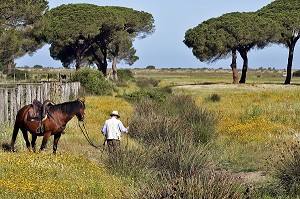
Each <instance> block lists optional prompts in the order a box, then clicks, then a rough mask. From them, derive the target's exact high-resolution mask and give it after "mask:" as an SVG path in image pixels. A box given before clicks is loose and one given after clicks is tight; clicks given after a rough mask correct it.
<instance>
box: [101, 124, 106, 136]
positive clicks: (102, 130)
mask: <svg viewBox="0 0 300 199" xmlns="http://www.w3.org/2000/svg"><path fill="white" fill-rule="evenodd" d="M101 132H102V134H103V135H104V136H106V122H104V125H103V127H102V129H101Z"/></svg>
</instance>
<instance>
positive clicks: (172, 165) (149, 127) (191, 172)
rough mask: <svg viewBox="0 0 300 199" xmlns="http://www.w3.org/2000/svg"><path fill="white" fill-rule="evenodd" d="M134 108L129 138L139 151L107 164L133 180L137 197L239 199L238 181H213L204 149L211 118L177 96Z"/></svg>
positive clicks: (145, 101)
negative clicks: (226, 198)
mask: <svg viewBox="0 0 300 199" xmlns="http://www.w3.org/2000/svg"><path fill="white" fill-rule="evenodd" d="M134 107H135V108H134V111H133V113H134V114H133V116H132V119H131V125H130V134H131V138H133V139H135V140H136V141H137V142H139V143H140V144H141V146H140V148H139V150H136V149H135V150H133V151H134V152H133V151H131V150H132V149H130V150H129V151H128V150H127V151H126V150H125V151H123V152H122V155H121V156H120V157H119V158H117V159H114V160H112V161H110V162H109V164H110V167H111V168H112V169H113V170H115V171H117V172H119V173H120V172H123V174H129V175H130V176H131V177H133V178H134V181H135V183H136V190H137V191H136V195H135V197H137V198H199V197H200V198H209V197H210V196H212V197H215V198H220V197H221V198H222V197H231V196H232V197H233V198H239V197H235V196H237V195H239V193H242V192H243V191H242V189H240V186H239V185H238V183H236V181H234V180H231V179H230V178H222V177H221V176H222V175H220V174H218V173H217V172H214V177H213V178H211V172H213V170H211V169H209V168H210V166H211V165H210V157H209V156H210V155H209V153H208V150H207V148H208V147H209V141H210V140H211V139H212V138H213V136H214V131H215V130H214V126H215V122H216V121H215V118H214V116H213V114H211V113H209V112H208V111H206V110H204V109H201V108H199V107H197V106H196V105H195V102H194V101H193V100H192V98H191V97H189V96H181V95H171V96H168V97H166V99H165V100H164V101H156V100H153V99H151V98H142V99H141V100H139V101H137V102H136V103H135V105H134ZM125 157H126V158H125ZM129 160H130V161H129ZM120 165H121V166H120ZM212 187H213V189H212ZM209 189H211V190H212V191H208V190H209ZM217 190H218V191H217ZM211 194H214V195H211ZM239 196H240V195H239Z"/></svg>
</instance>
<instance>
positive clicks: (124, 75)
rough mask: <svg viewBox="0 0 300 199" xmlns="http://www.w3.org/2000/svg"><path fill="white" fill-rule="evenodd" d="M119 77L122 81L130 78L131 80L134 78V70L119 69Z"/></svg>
mask: <svg viewBox="0 0 300 199" xmlns="http://www.w3.org/2000/svg"><path fill="white" fill-rule="evenodd" d="M118 77H119V80H122V81H128V80H131V79H133V78H134V77H133V73H132V71H131V70H129V69H120V70H118Z"/></svg>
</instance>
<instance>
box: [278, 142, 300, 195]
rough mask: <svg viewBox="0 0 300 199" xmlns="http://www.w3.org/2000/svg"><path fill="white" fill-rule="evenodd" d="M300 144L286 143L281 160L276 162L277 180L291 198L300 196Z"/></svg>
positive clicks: (282, 149)
mask: <svg viewBox="0 0 300 199" xmlns="http://www.w3.org/2000/svg"><path fill="white" fill-rule="evenodd" d="M299 165H300V142H299V141H292V142H289V143H288V142H284V143H283V147H282V148H281V153H280V156H279V159H278V160H277V161H275V162H274V169H275V173H274V174H275V175H274V176H275V178H276V179H278V181H279V184H280V186H281V187H282V188H283V189H284V190H285V192H286V193H287V194H289V195H291V196H299V195H300V175H299V173H300V167H299Z"/></svg>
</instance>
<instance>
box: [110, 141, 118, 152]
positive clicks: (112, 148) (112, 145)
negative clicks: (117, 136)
mask: <svg viewBox="0 0 300 199" xmlns="http://www.w3.org/2000/svg"><path fill="white" fill-rule="evenodd" d="M107 146H108V152H109V153H119V151H120V140H107Z"/></svg>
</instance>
